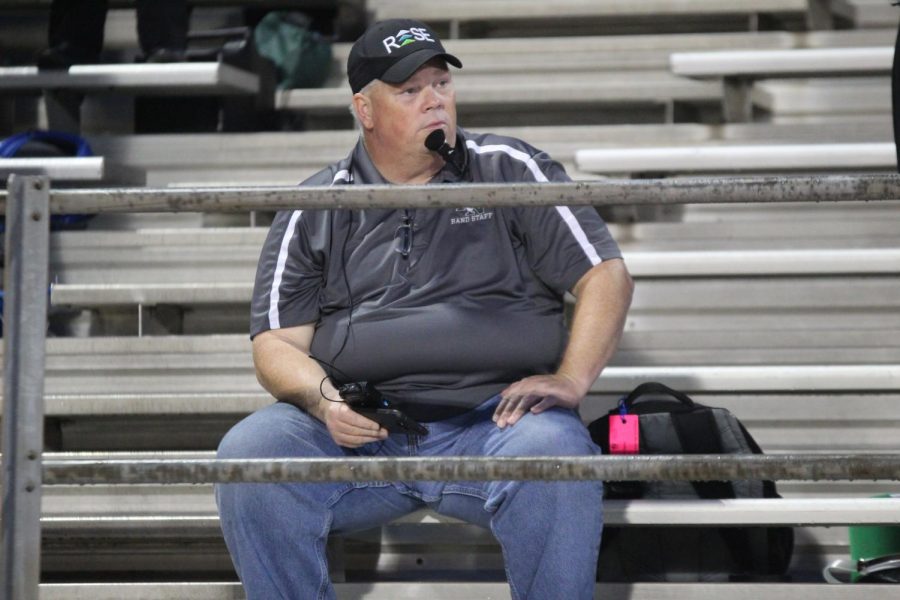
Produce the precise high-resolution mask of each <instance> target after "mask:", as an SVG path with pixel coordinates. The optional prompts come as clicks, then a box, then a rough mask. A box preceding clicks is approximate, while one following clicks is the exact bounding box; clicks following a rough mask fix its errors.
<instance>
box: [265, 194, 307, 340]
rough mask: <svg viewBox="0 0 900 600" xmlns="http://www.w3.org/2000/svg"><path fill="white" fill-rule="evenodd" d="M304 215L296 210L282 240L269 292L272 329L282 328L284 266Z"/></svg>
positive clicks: (270, 325)
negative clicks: (292, 239) (298, 224)
mask: <svg viewBox="0 0 900 600" xmlns="http://www.w3.org/2000/svg"><path fill="white" fill-rule="evenodd" d="M302 214H303V211H302V210H295V211H294V212H293V213H292V214H291V220H290V222H289V223H288V226H287V228H286V229H285V230H284V236H283V237H282V238H281V248H280V249H279V250H278V262H277V263H276V264H275V276H274V278H273V279H272V289H271V290H270V291H269V327H270V328H271V329H280V328H281V316H280V314H279V312H278V301H279V300H280V299H281V292H280V288H281V278H282V276H283V275H284V265H285V263H287V257H288V246H290V243H291V238H292V237H294V231H295V230H296V229H297V220H298V219H299V218H300V215H302Z"/></svg>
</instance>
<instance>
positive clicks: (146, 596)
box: [40, 582, 890, 600]
mask: <svg viewBox="0 0 900 600" xmlns="http://www.w3.org/2000/svg"><path fill="white" fill-rule="evenodd" d="M335 591H336V593H337V597H338V600H423V599H426V598H427V599H428V600H509V598H510V592H509V586H508V585H507V584H506V583H505V582H488V583H457V582H408V583H406V582H373V583H369V582H365V583H338V584H335ZM889 591H890V590H886V588H885V587H884V586H877V585H876V586H867V585H829V584H825V583H819V584H802V583H797V584H785V583H720V584H716V583H637V584H617V583H606V584H598V585H597V589H596V597H597V598H603V600H758V599H759V598H766V599H767V600H768V599H772V600H885V598H886V597H887V596H885V594H886V593H887V592H889ZM245 597H246V596H245V595H244V592H243V590H242V588H241V585H240V584H239V583H236V582H196V583H115V584H112V583H93V584H90V583H85V584H44V585H42V586H41V596H40V598H41V600H243V599H244V598H245Z"/></svg>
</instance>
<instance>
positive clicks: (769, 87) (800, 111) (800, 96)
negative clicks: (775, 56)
mask: <svg viewBox="0 0 900 600" xmlns="http://www.w3.org/2000/svg"><path fill="white" fill-rule="evenodd" d="M751 101H752V103H753V106H754V107H755V108H759V109H761V110H763V111H766V112H768V113H770V114H771V117H770V118H771V121H772V123H773V124H775V125H780V124H786V123H801V122H804V121H808V122H813V123H825V122H827V121H828V120H844V119H848V118H857V119H858V118H862V117H864V116H865V115H870V116H872V117H873V118H877V117H879V116H880V115H890V114H891V82H890V78H889V77H873V78H868V77H854V78H843V79H833V78H821V79H774V80H770V81H769V80H767V81H760V82H758V83H757V84H756V85H754V86H753V90H752V92H751Z"/></svg>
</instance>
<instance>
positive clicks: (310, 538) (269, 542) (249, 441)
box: [216, 403, 422, 600]
mask: <svg viewBox="0 0 900 600" xmlns="http://www.w3.org/2000/svg"><path fill="white" fill-rule="evenodd" d="M370 446H371V445H370ZM374 446H375V450H377V449H378V447H379V446H378V444H375V445H374ZM362 453H365V450H363V451H362ZM357 454H358V453H357V452H355V451H352V450H348V449H346V448H341V447H339V446H337V445H336V444H335V443H334V441H333V440H332V439H331V436H330V435H329V434H328V431H327V429H326V428H325V426H324V425H323V424H322V423H321V422H320V421H318V420H317V419H315V418H313V417H311V416H309V415H308V414H306V413H305V412H303V411H301V410H300V409H298V408H296V407H294V406H291V405H289V404H285V403H276V404H273V405H271V406H268V407H266V408H263V409H261V410H258V411H257V412H255V413H253V414H252V415H250V416H249V417H247V418H246V419H244V420H243V421H241V422H240V423H238V424H237V425H235V426H234V427H233V428H232V429H231V430H230V431H229V432H228V433H227V434H226V435H225V437H224V438H223V440H222V442H221V444H220V445H219V451H218V454H217V457H218V458H222V459H250V458H327V457H343V456H356V455H357ZM216 502H217V504H218V507H219V518H220V522H221V526H222V531H223V533H224V535H225V542H226V544H227V546H228V551H229V553H230V554H231V558H232V561H233V562H234V565H235V569H236V570H237V573H238V576H239V577H240V578H241V582H242V583H243V585H244V591H245V592H246V594H247V600H279V599H283V600H307V599H320V600H321V599H328V600H332V599H333V598H334V597H335V595H334V594H335V592H334V588H333V586H332V584H331V580H330V578H329V574H328V564H327V560H326V556H325V547H326V542H327V538H328V535H329V533H331V532H338V533H340V532H346V531H356V530H360V529H367V528H369V527H374V526H377V525H380V524H382V523H386V522H389V521H391V520H393V519H395V518H397V517H399V516H402V515H405V514H407V513H409V512H411V511H413V510H415V509H417V508H420V507H421V506H422V503H421V502H419V501H417V500H415V499H413V498H410V497H408V496H405V495H403V494H401V493H400V492H399V491H398V490H397V489H396V488H395V487H394V486H392V485H391V484H389V483H385V482H379V483H374V484H370V483H364V482H360V483H346V482H336V483H306V484H298V483H228V484H219V485H217V486H216Z"/></svg>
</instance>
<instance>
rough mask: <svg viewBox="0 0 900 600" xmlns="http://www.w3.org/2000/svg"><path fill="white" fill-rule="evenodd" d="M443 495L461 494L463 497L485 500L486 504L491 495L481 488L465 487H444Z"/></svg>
mask: <svg viewBox="0 0 900 600" xmlns="http://www.w3.org/2000/svg"><path fill="white" fill-rule="evenodd" d="M443 494H459V495H461V496H472V497H473V498H478V499H479V500H483V501H484V502H487V500H488V498H490V495H489V494H487V493H485V491H484V490H482V489H480V488H473V487H466V486H463V485H447V486H444V492H443ZM443 494H442V495H443ZM487 512H490V511H487Z"/></svg>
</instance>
